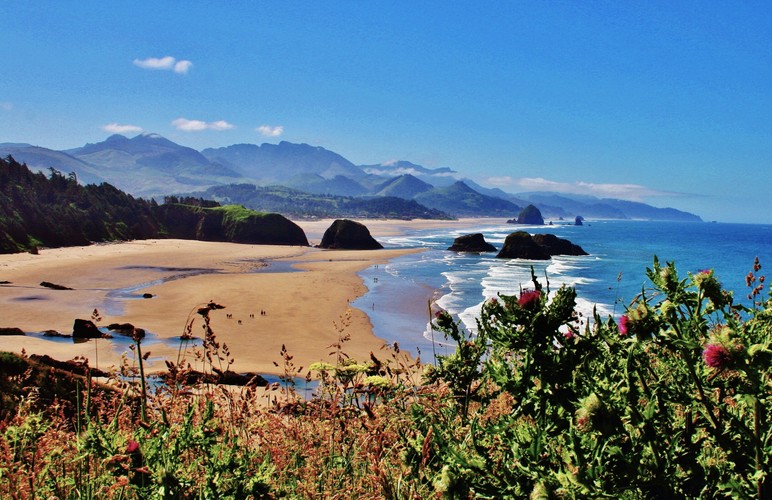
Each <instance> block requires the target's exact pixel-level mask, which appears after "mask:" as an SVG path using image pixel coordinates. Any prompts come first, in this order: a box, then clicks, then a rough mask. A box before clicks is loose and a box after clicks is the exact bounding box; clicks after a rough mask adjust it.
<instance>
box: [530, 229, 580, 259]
mask: <svg viewBox="0 0 772 500" xmlns="http://www.w3.org/2000/svg"><path fill="white" fill-rule="evenodd" d="M533 241H535V242H536V244H537V245H539V246H541V247H542V248H544V249H545V250H546V251H547V253H549V254H550V255H588V254H587V252H585V251H584V249H583V248H582V247H580V246H579V245H575V244H573V243H571V242H570V241H568V240H566V239H563V238H558V237H557V236H555V235H554V234H536V235H534V236H533Z"/></svg>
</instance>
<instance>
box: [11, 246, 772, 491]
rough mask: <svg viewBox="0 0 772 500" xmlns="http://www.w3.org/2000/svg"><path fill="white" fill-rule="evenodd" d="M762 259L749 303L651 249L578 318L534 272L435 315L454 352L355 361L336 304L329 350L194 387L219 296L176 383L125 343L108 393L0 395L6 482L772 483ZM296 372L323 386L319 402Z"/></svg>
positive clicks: (758, 486)
mask: <svg viewBox="0 0 772 500" xmlns="http://www.w3.org/2000/svg"><path fill="white" fill-rule="evenodd" d="M760 268H761V267H760V264H758V263H756V264H755V266H754V270H753V271H752V272H751V274H750V275H749V277H748V280H747V282H748V286H749V290H750V293H749V295H750V296H751V299H752V301H753V304H752V305H751V307H744V306H741V305H739V304H736V303H735V302H734V299H733V296H732V294H730V293H728V292H726V291H725V290H723V289H722V288H721V286H720V283H719V282H718V280H717V278H716V277H715V276H714V275H713V273H712V272H711V271H705V272H701V273H698V274H696V275H688V276H686V277H679V276H678V274H677V272H676V269H675V266H674V265H672V264H666V265H664V266H663V265H661V264H660V263H659V262H657V261H656V260H655V262H654V265H653V267H652V268H651V269H649V270H648V274H649V277H650V279H651V283H652V286H651V287H650V288H649V289H646V290H644V291H643V293H642V294H641V295H640V296H639V297H638V298H636V300H635V301H634V302H633V303H631V304H630V305H629V306H628V307H627V308H626V311H625V313H624V315H623V316H622V317H620V318H600V317H599V316H597V315H595V316H594V317H593V318H582V317H580V316H579V315H578V314H577V313H576V311H575V302H574V300H575V292H574V291H573V290H572V289H570V288H565V287H564V288H561V289H560V290H557V291H551V290H549V289H548V287H547V288H545V287H543V286H542V285H541V284H540V283H539V281H538V280H537V279H536V278H535V277H534V279H533V289H531V290H527V291H524V292H522V293H521V294H520V295H519V296H499V297H498V298H497V299H495V300H490V301H488V302H486V304H484V306H483V308H482V312H481V315H480V318H479V320H478V326H479V328H478V333H477V334H476V335H471V334H469V333H468V332H466V331H464V330H463V329H462V328H461V327H460V323H459V322H457V321H456V319H455V318H453V317H452V316H451V315H449V314H447V313H445V312H440V313H438V315H437V317H436V318H435V319H434V325H433V326H434V328H435V329H436V330H437V332H439V333H441V334H444V335H446V336H447V337H448V338H449V339H452V340H454V341H455V342H457V343H458V348H457V349H456V351H455V352H454V353H453V354H451V355H448V356H444V357H439V359H438V362H437V364H436V366H424V365H422V364H421V362H420V360H412V359H411V358H410V357H408V356H406V355H405V353H403V352H400V350H399V347H398V346H396V345H395V346H386V347H384V348H383V349H382V350H381V351H379V352H377V353H372V354H371V356H370V359H367V360H353V359H351V358H350V357H349V356H348V355H347V354H346V342H347V341H348V333H347V332H346V329H347V328H348V321H347V319H346V317H345V316H344V317H343V318H341V320H340V322H338V323H336V324H335V325H334V326H333V327H334V328H336V329H337V332H338V335H339V338H338V341H337V342H336V343H334V344H333V345H331V346H330V360H329V362H328V363H315V364H313V365H312V366H311V367H308V368H303V367H298V366H296V365H295V364H294V360H293V358H292V354H291V353H289V352H288V351H287V350H286V349H283V350H282V352H281V353H277V356H278V357H279V359H280V361H279V362H277V366H278V367H280V368H281V369H282V371H283V376H282V379H283V381H284V384H277V385H274V386H269V387H266V388H263V387H255V386H245V387H241V388H236V387H227V386H222V385H217V384H211V383H203V382H202V383H196V384H191V383H188V382H186V381H187V380H189V379H188V378H186V377H185V376H184V375H185V373H186V372H187V371H189V370H191V369H192V366H191V362H193V363H196V364H198V365H201V366H204V371H207V372H209V373H212V374H217V373H222V372H224V371H226V370H227V368H228V367H229V366H230V365H231V364H232V362H233V360H232V358H231V355H230V353H229V351H228V349H227V346H225V345H221V344H220V343H219V341H218V340H217V338H216V335H215V332H214V331H212V329H211V327H210V323H209V315H210V314H211V313H212V312H213V311H216V310H217V309H218V308H220V307H221V306H218V305H217V304H214V303H210V304H205V305H202V306H197V307H196V308H195V310H194V312H193V313H192V314H191V316H190V317H189V318H188V320H189V324H188V325H187V326H186V333H188V334H190V333H191V331H192V328H193V320H195V321H197V322H200V323H201V328H202V329H203V335H204V338H205V342H204V343H203V346H202V347H200V348H195V349H194V348H190V351H189V352H188V349H186V350H185V351H181V353H180V356H179V358H178V360H177V362H176V363H171V362H170V363H169V364H168V369H169V370H168V374H167V382H168V383H167V384H166V385H161V386H158V387H157V388H155V389H154V390H148V389H147V388H146V387H144V386H143V384H144V378H145V377H144V373H143V357H144V356H143V354H142V351H141V345H140V344H141V339H139V338H136V339H135V342H136V345H135V349H134V350H133V351H132V354H130V356H129V357H127V358H126V361H125V363H124V365H123V366H122V367H120V370H119V372H120V374H122V375H123V376H121V377H118V376H117V375H118V373H116V377H115V379H114V380H113V381H112V384H114V385H115V386H117V387H118V388H119V390H117V391H106V390H101V389H99V388H98V387H97V386H96V385H95V384H93V383H91V381H90V380H85V381H84V383H83V384H82V385H81V386H80V387H79V391H78V397H77V398H74V399H70V400H66V399H64V398H62V399H54V400H50V401H46V402H43V401H42V400H41V398H40V396H39V395H38V394H39V393H40V391H39V390H38V389H37V387H35V386H34V385H29V384H27V385H26V388H25V389H24V391H22V392H20V393H19V394H23V396H20V397H19V398H17V399H15V400H14V399H13V398H4V399H3V401H4V402H8V404H10V403H13V404H14V411H13V412H12V413H10V414H8V417H7V418H6V419H5V420H4V421H3V422H2V424H0V497H2V498H280V497H287V498H389V499H416V498H438V497H441V498H524V497H529V496H530V497H531V498H587V497H613V498H693V497H705V498H714V497H739V498H754V497H755V498H768V497H769V495H770V491H769V488H770V485H769V480H768V474H769V470H770V468H771V467H770V465H771V464H770V460H772V459H771V458H770V457H772V430H770V407H772V373H771V371H770V370H771V368H770V366H772V349H771V347H770V343H771V342H772V338H771V335H772V300H770V299H766V300H764V299H762V297H761V292H762V290H763V283H764V280H763V278H762V276H760V275H759V271H760ZM760 286H761V288H760ZM146 354H147V353H146ZM6 357H7V355H6V356H3V358H2V359H6ZM4 363H5V362H4ZM11 363H12V362H10V361H9V362H8V364H9V366H10V365H11ZM127 375H129V376H127ZM298 376H301V377H302V376H306V377H307V379H308V380H310V379H316V380H318V386H316V388H315V389H314V391H313V394H312V395H311V397H304V394H303V393H301V392H300V391H298V390H297V388H296V387H295V386H294V385H293V384H294V380H296V378H297V377H298ZM137 379H139V380H137ZM2 380H3V383H4V384H5V385H4V386H3V387H4V388H5V387H11V386H12V385H13V383H15V384H16V385H15V386H14V387H22V386H25V383H24V381H25V380H31V377H30V374H29V373H19V370H15V371H9V372H8V373H7V374H6V375H5V376H4V378H2Z"/></svg>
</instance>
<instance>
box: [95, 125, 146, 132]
mask: <svg viewBox="0 0 772 500" xmlns="http://www.w3.org/2000/svg"><path fill="white" fill-rule="evenodd" d="M102 130H104V131H105V132H110V133H111V134H138V133H140V132H142V130H143V129H142V127H139V126H137V125H121V124H120V123H108V124H107V125H104V126H103V127H102Z"/></svg>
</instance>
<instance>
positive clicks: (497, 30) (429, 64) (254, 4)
mask: <svg viewBox="0 0 772 500" xmlns="http://www.w3.org/2000/svg"><path fill="white" fill-rule="evenodd" d="M638 4H640V5H638ZM0 19H2V29H0V61H2V63H1V64H2V69H3V72H2V77H0V143H1V142H20V143H31V144H35V145H39V146H43V147H47V148H51V149H69V148H75V147H79V146H82V145H84V144H86V143H94V142H100V141H103V140H104V139H106V138H107V137H109V136H110V135H112V134H113V133H120V134H123V135H126V136H128V137H133V136H134V135H136V134H138V133H142V132H148V133H157V134H160V135H162V136H164V137H166V138H168V139H170V140H172V141H174V142H177V143H179V144H181V145H184V146H189V147H192V148H195V149H198V150H201V149H204V148H207V147H222V146H228V145H231V144H239V143H250V144H262V143H266V142H268V143H278V142H280V141H289V142H294V143H307V144H311V145H314V146H322V147H324V148H326V149H329V150H332V151H335V152H336V153H339V154H341V155H343V156H344V157H345V158H347V159H348V160H350V161H352V162H353V163H355V164H358V165H365V164H377V163H382V162H387V161H392V160H407V161H411V162H413V163H417V164H419V165H423V166H425V167H428V168H438V167H450V168H452V169H453V170H456V171H458V172H459V174H460V175H461V176H463V177H468V178H471V179H473V180H474V181H476V182H479V183H480V184H482V185H484V186H488V187H499V188H501V189H503V190H505V191H508V192H512V193H517V192H525V191H540V190H550V191H558V192H568V191H571V192H581V193H585V194H591V195H596V196H599V197H613V198H622V199H629V200H635V201H644V202H646V203H650V204H652V205H655V206H671V207H674V208H678V209H680V210H686V211H690V212H693V213H696V214H698V215H700V216H701V217H702V218H703V219H705V220H718V221H722V222H752V223H772V196H771V195H770V191H771V190H772V5H771V4H770V3H769V2H768V1H759V2H742V1H732V2H724V1H720V0H712V1H709V2H704V1H701V2H692V1H688V0H684V1H678V2H671V1H663V2H660V1H651V2H619V1H576V2H566V1H485V0H481V1H478V2H448V1H442V2H439V1H415V0H411V1H402V0H393V1H389V2H380V1H367V2H363V1H346V0H340V1H333V2H320V1H313V2H311V1H308V2H288V1H259V2H258V1H228V2H211V1H196V0H187V1H173V0H169V1H164V2H157V1H145V0H135V1H132V2H126V1H120V2H118V1H110V0H102V1H100V2H83V1H77V0H50V1H33V0H4V1H3V2H2V3H0Z"/></svg>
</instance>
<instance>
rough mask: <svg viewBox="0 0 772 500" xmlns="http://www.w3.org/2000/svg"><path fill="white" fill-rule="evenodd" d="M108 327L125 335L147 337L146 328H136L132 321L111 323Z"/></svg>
mask: <svg viewBox="0 0 772 500" xmlns="http://www.w3.org/2000/svg"><path fill="white" fill-rule="evenodd" d="M107 329H108V330H110V331H111V332H115V333H117V334H118V335H123V336H125V337H136V338H139V339H142V338H145V330H144V329H143V328H135V327H134V325H132V324H131V323H110V324H109V325H107Z"/></svg>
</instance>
